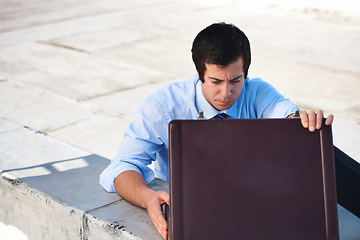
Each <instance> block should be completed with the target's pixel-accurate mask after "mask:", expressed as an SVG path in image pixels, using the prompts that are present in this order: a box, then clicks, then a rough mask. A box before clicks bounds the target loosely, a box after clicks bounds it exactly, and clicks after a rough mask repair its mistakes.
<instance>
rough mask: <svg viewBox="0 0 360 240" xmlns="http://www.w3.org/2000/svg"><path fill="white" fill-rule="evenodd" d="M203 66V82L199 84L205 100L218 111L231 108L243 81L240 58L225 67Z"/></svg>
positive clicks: (243, 75)
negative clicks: (204, 68) (204, 67)
mask: <svg viewBox="0 0 360 240" xmlns="http://www.w3.org/2000/svg"><path fill="white" fill-rule="evenodd" d="M205 66H206V70H205V73H204V82H203V83H202V84H201V90H202V93H203V95H204V97H205V99H206V100H207V101H208V102H209V103H210V105H211V106H213V107H214V108H216V109H217V110H219V111H221V110H226V109H229V108H231V106H232V105H233V104H234V103H235V101H236V99H237V98H238V97H239V95H240V93H241V90H242V88H243V85H244V81H245V74H244V67H243V60H242V58H239V60H237V61H235V62H233V63H231V64H229V65H228V66H225V67H224V66H219V65H215V64H207V63H206V64H205Z"/></svg>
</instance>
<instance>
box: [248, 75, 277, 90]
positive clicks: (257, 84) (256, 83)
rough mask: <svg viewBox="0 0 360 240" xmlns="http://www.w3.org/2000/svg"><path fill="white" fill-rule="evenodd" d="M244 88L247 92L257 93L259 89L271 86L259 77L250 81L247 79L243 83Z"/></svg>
mask: <svg viewBox="0 0 360 240" xmlns="http://www.w3.org/2000/svg"><path fill="white" fill-rule="evenodd" d="M245 86H246V89H247V91H258V90H259V88H260V89H263V88H267V87H271V84H269V83H268V82H266V81H264V80H262V79H261V78H259V77H257V78H251V79H250V78H249V77H248V78H247V79H246V81H245Z"/></svg>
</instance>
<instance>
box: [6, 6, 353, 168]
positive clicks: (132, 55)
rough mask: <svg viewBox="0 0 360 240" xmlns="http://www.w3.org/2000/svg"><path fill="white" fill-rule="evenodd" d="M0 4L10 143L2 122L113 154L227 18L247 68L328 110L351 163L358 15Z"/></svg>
mask: <svg viewBox="0 0 360 240" xmlns="http://www.w3.org/2000/svg"><path fill="white" fill-rule="evenodd" d="M219 2H220V1H219ZM0 4H1V8H0V23H1V24H0V119H1V120H4V121H1V124H3V125H2V126H1V128H0V129H1V132H0V138H5V137H6V138H9V139H15V140H14V141H18V138H16V137H14V136H13V135H11V134H6V133H8V132H9V131H10V130H11V126H13V125H12V124H6V123H5V122H7V123H8V122H12V123H16V124H17V125H21V126H27V127H28V128H30V129H35V130H36V131H39V132H41V133H45V134H47V135H48V136H51V137H53V138H55V139H58V140H60V141H62V142H65V143H68V144H71V145H74V146H75V147H77V148H80V149H83V150H85V151H87V152H90V153H94V154H97V155H100V156H103V157H105V158H112V157H113V156H114V154H115V153H116V149H117V146H118V145H119V143H120V141H121V139H122V134H123V132H124V130H125V128H126V127H127V125H128V124H129V123H130V122H131V120H132V119H133V118H134V115H135V113H136V108H137V106H138V104H139V103H140V102H141V101H142V100H143V99H144V98H145V97H146V96H147V95H148V94H150V93H151V92H153V91H154V90H156V89H158V88H160V87H162V86H164V85H166V84H168V83H170V82H173V81H182V80H184V79H186V78H187V77H189V76H191V75H193V74H194V73H195V68H194V67H193V64H192V61H191V54H190V49H191V43H192V40H193V38H194V37H195V35H196V34H197V32H199V31H200V30H201V29H203V28H204V27H206V26H208V25H209V24H211V23H213V22H217V21H226V22H231V23H234V24H236V25H237V26H238V27H240V28H241V29H242V30H244V31H245V33H246V34H247V35H248V37H249V39H250V41H251V43H252V53H253V58H252V65H251V67H250V71H249V75H250V77H262V78H263V79H264V80H266V81H268V82H270V83H271V84H273V85H274V86H275V87H276V88H277V89H278V90H279V91H280V92H282V93H283V94H285V95H286V96H287V97H289V98H291V99H292V100H293V101H294V102H295V103H297V104H298V105H299V106H301V107H303V108H305V109H319V108H320V109H324V110H325V113H327V114H329V113H333V114H335V122H334V124H333V133H334V143H335V145H337V146H338V147H339V148H340V149H342V150H343V151H345V152H346V153H347V154H349V155H350V156H352V157H353V158H355V159H356V160H357V161H360V148H359V143H358V140H359V137H358V136H359V135H360V98H359V92H360V61H359V60H360V44H359V42H360V24H359V23H360V18H359V16H360V15H357V14H353V13H352V14H351V15H350V14H347V13H344V12H337V11H328V10H322V9H318V8H296V9H289V8H286V9H282V8H279V7H276V6H265V5H260V6H257V7H254V6H249V5H245V4H243V1H221V4H220V3H216V1H208V2H206V1H186V0H178V1H166V0H155V1H145V0H136V1H121V2H120V1H115V0H109V1H100V0H78V1H76V2H74V1H70V0H56V1H45V0H35V1H31V2H24V1H18V0H12V1H8V0H6V1H5V0H0ZM9 135H10V136H9ZM12 137H13V138H12ZM21 144H23V145H21V148H23V149H27V148H29V145H28V143H26V142H22V143H21ZM18 147H19V146H18ZM11 149H12V148H10V150H7V152H6V154H5V155H4V154H3V155H2V156H10V155H11V156H15V155H16V154H17V152H11ZM44 151H45V150H44ZM2 161H4V159H3V160H2ZM18 161H26V159H25V158H22V159H19V160H18ZM1 167H2V166H0V168H1Z"/></svg>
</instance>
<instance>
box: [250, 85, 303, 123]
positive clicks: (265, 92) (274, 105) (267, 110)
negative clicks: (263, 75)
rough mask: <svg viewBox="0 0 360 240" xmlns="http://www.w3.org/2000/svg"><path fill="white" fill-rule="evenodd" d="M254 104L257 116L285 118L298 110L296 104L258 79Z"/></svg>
mask: <svg viewBox="0 0 360 240" xmlns="http://www.w3.org/2000/svg"><path fill="white" fill-rule="evenodd" d="M256 105H257V116H258V118H286V117H287V116H289V115H290V114H293V113H295V111H296V110H300V108H299V107H298V106H297V105H296V104H294V103H292V102H290V100H289V99H287V98H285V97H284V96H283V95H281V94H280V93H279V92H278V91H277V90H276V89H275V88H274V87H273V86H271V85H270V84H269V83H267V82H264V81H259V86H258V90H257V95H256Z"/></svg>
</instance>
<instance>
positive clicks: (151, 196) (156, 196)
mask: <svg viewBox="0 0 360 240" xmlns="http://www.w3.org/2000/svg"><path fill="white" fill-rule="evenodd" d="M164 203H166V204H168V205H170V199H169V194H168V193H167V192H163V191H152V192H149V193H148V196H147V201H146V203H145V208H146V210H147V212H148V214H149V217H150V219H151V221H152V223H153V224H154V226H155V228H156V230H157V231H158V232H159V233H160V235H161V236H162V237H163V238H164V239H167V237H168V225H167V222H166V220H165V218H164V215H163V212H162V209H161V205H163V204H164Z"/></svg>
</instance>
